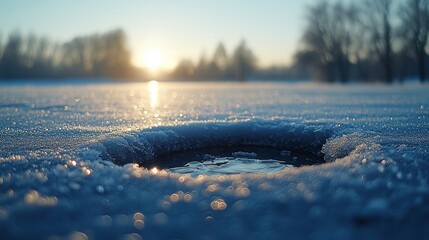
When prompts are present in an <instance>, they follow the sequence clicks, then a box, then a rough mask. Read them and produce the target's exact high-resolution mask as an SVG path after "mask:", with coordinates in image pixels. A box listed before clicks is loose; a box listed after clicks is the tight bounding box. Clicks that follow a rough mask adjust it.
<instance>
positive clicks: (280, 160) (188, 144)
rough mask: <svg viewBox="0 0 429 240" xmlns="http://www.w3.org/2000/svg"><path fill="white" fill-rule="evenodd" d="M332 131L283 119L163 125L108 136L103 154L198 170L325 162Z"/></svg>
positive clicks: (257, 168) (190, 171) (115, 158)
mask: <svg viewBox="0 0 429 240" xmlns="http://www.w3.org/2000/svg"><path fill="white" fill-rule="evenodd" d="M332 133H333V131H332V130H331V129H330V128H327V127H324V126H320V125H308V124H290V123H284V122H278V121H252V122H238V123H198V124H190V125H183V126H170V127H158V128H153V129H147V130H142V131H141V132H136V133H133V134H130V135H127V136H123V137H117V138H112V139H106V140H104V141H103V142H102V145H103V147H104V149H105V150H104V151H103V152H102V154H101V157H102V158H103V159H105V160H109V161H112V162H113V163H115V164H117V165H125V164H127V163H137V164H139V165H140V166H142V167H145V168H155V167H156V168H158V169H168V170H169V171H171V172H175V173H184V174H185V173H186V174H194V175H199V174H207V175H213V174H238V173H254V172H276V171H281V170H283V169H285V168H292V167H301V166H306V165H317V164H322V163H324V162H325V160H324V154H323V153H322V147H323V145H324V144H325V143H326V141H327V139H329V138H330V137H331V136H332Z"/></svg>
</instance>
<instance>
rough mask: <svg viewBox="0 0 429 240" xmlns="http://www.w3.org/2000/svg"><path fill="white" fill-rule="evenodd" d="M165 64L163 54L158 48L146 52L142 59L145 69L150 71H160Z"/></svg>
mask: <svg viewBox="0 0 429 240" xmlns="http://www.w3.org/2000/svg"><path fill="white" fill-rule="evenodd" d="M163 62H164V60H163V57H162V54H161V52H160V51H159V50H158V49H156V48H151V49H148V50H146V51H145V52H144V53H143V55H142V59H141V63H142V65H143V67H145V68H147V69H149V70H150V71H158V70H159V69H160V68H161V67H162V64H163Z"/></svg>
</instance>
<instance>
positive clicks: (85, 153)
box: [0, 83, 429, 239]
mask: <svg viewBox="0 0 429 240" xmlns="http://www.w3.org/2000/svg"><path fill="white" fill-rule="evenodd" d="M159 91H160V92H159V93H158V94H157V96H156V97H157V98H158V99H156V103H157V104H151V101H154V100H153V97H151V96H150V94H148V91H147V85H145V84H116V85H114V86H112V85H108V84H99V85H90V86H80V85H73V86H67V85H64V86H63V85H60V86H49V85H48V86H37V85H36V86H29V87H25V88H24V87H16V86H9V85H6V86H2V88H0V112H1V114H0V139H1V145H0V238H1V239H17V238H19V239H46V238H52V239H55V238H59V239H86V238H90V239H93V238H96V239H108V238H116V239H141V238H143V239H145V238H146V239H171V238H175V239H222V238H225V239H238V238H248V239H284V238H292V239H302V238H307V239H356V238H359V239H360V238H364V239H369V238H371V239H380V238H384V239H404V238H407V239H408V238H409V239H426V238H427V236H429V185H428V176H429V162H428V160H429V153H428V151H429V149H428V147H427V146H429V121H428V118H429V110H428V109H429V108H428V107H427V106H429V95H428V94H427V93H428V92H429V88H428V86H417V85H416V86H414V85H405V86H393V87H392V86H390V87H387V86H330V87H328V86H317V85H311V84H295V85H291V84H268V83H264V84H262V83H252V84H246V85H237V84H233V83H219V84H213V85H209V86H206V85H198V84H196V85H194V86H193V87H192V88H190V87H186V86H185V85H181V84H177V83H168V84H167V83H161V84H160V85H159ZM242 145H246V146H250V147H251V146H255V147H272V148H276V149H280V150H279V157H293V156H294V155H293V154H294V153H295V152H303V153H309V154H313V155H315V156H319V157H321V158H323V160H324V161H325V162H326V163H325V164H320V165H314V166H304V167H299V168H293V167H291V168H284V169H283V170H281V171H276V172H257V171H256V172H251V173H239V174H217V175H204V174H200V175H192V174H186V173H183V172H180V171H179V172H172V171H169V170H165V169H159V168H149V169H146V168H143V167H139V165H138V163H141V161H156V159H157V158H158V157H159V156H169V155H168V154H174V153H176V152H181V151H185V150H195V149H202V148H207V147H233V146H242ZM231 156H232V157H235V158H239V159H242V160H243V161H246V160H249V159H252V158H257V157H260V154H259V153H258V152H257V151H256V150H255V151H251V150H247V149H246V150H243V151H240V150H237V151H235V150H234V151H233V152H232V154H231ZM202 159H203V160H206V161H217V159H216V157H215V156H212V155H211V154H206V155H203V156H202ZM189 164H191V165H192V164H194V166H197V165H198V164H199V163H198V162H193V163H189ZM182 170H183V169H182Z"/></svg>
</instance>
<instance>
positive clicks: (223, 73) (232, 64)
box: [171, 40, 257, 81]
mask: <svg viewBox="0 0 429 240" xmlns="http://www.w3.org/2000/svg"><path fill="white" fill-rule="evenodd" d="M256 63H257V59H256V56H255V55H254V54H253V51H252V50H251V49H250V48H249V47H248V46H247V44H246V42H245V41H244V40H243V41H241V42H240V44H239V45H238V46H237V47H236V48H235V50H234V52H233V53H232V55H231V56H230V55H229V54H228V53H227V51H226V48H225V46H224V44H223V43H219V44H218V45H217V47H216V49H215V51H214V53H213V56H212V58H210V59H207V58H206V56H205V55H202V56H201V58H200V60H199V61H198V63H197V64H194V63H193V62H192V61H191V60H188V59H184V60H181V61H180V62H179V63H178V64H177V66H176V68H175V69H174V70H173V71H172V73H171V76H172V77H173V78H179V79H195V80H222V79H225V80H239V81H244V80H246V79H247V78H248V77H249V76H250V75H251V74H253V72H254V71H255V68H256Z"/></svg>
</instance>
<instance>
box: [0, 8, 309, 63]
mask: <svg viewBox="0 0 429 240" xmlns="http://www.w3.org/2000/svg"><path fill="white" fill-rule="evenodd" d="M311 3H314V0H300V1H297V0H247V1H246V0H211V1H201V0H170V1H166V0H157V1H155V0H153V1H149V0H122V1H119V0H118V1H113V0H73V1H71V0H70V1H66V0H13V1H10V0H0V35H2V36H3V39H5V38H6V36H7V35H8V34H9V33H10V32H13V31H16V30H18V31H19V32H21V33H23V34H27V33H35V34H37V35H40V36H47V37H49V38H50V39H51V40H53V41H67V40H70V39H72V38H73V37H75V36H79V35H87V34H92V33H102V32H107V31H109V30H113V29H117V28H122V29H123V30H125V32H126V34H127V37H128V43H129V48H130V50H131V51H132V53H133V63H135V64H136V65H139V66H143V67H144V65H146V64H147V62H148V61H147V60H148V59H147V58H148V56H149V60H151V59H152V60H153V61H158V62H159V65H161V66H160V67H161V68H164V69H171V68H173V67H174V66H175V65H176V64H177V62H178V61H179V60H180V59H185V58H186V59H191V60H193V61H197V60H198V59H199V58H200V57H201V55H202V54H204V55H205V56H206V57H211V56H212V55H213V51H214V49H215V47H216V46H217V45H218V43H219V42H223V43H224V45H225V46H226V49H227V51H228V53H231V52H232V51H233V49H234V48H235V47H236V46H237V45H238V44H239V43H240V41H241V40H245V41H246V43H247V45H248V46H249V47H250V48H251V49H252V50H253V51H254V53H255V55H256V56H257V57H258V63H259V65H260V66H269V65H280V64H289V63H290V62H291V59H292V56H293V54H294V52H295V50H296V49H297V48H298V47H299V41H300V38H301V34H302V31H303V28H304V27H305V21H304V18H305V14H306V7H307V6H308V5H309V4H311Z"/></svg>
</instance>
